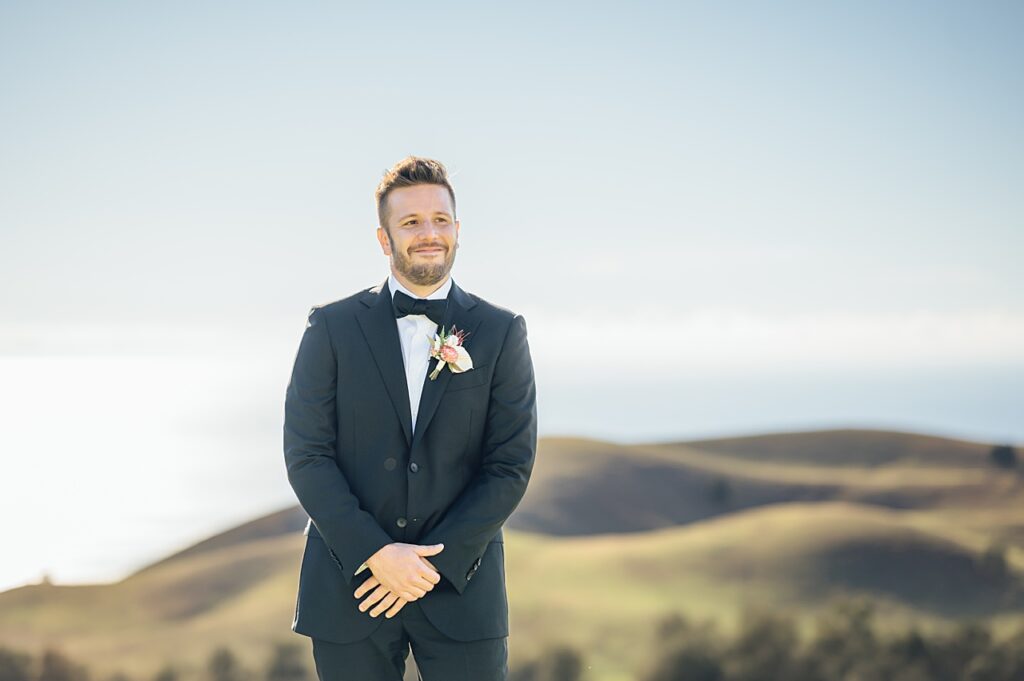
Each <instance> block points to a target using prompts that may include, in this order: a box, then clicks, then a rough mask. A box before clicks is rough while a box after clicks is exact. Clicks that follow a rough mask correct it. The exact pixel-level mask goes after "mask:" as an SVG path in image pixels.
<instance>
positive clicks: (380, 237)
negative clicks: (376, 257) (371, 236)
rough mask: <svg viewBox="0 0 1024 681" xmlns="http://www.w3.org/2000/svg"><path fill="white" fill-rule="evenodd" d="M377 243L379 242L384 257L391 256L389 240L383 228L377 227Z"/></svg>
mask: <svg viewBox="0 0 1024 681" xmlns="http://www.w3.org/2000/svg"><path fill="white" fill-rule="evenodd" d="M377 241H379V242H380V247H381V248H382V249H383V250H384V255H391V238H390V237H389V236H388V233H387V230H385V229H384V228H383V227H377Z"/></svg>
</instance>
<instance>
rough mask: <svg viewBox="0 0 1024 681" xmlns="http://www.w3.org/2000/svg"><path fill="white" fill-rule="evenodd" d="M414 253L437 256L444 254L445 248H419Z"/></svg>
mask: <svg viewBox="0 0 1024 681" xmlns="http://www.w3.org/2000/svg"><path fill="white" fill-rule="evenodd" d="M413 253H422V254H423V255H437V254H439V253H444V249H443V248H419V249H416V250H415V251H413Z"/></svg>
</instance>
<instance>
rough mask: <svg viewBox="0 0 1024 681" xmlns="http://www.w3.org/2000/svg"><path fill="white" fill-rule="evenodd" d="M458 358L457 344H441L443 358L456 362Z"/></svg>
mask: <svg viewBox="0 0 1024 681" xmlns="http://www.w3.org/2000/svg"><path fill="white" fill-rule="evenodd" d="M458 358H459V351H458V350H456V349H455V346H452V345H448V344H445V345H442V346H441V359H443V360H444V361H446V362H454V361H455V360H457V359H458Z"/></svg>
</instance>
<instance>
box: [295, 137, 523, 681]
mask: <svg viewBox="0 0 1024 681" xmlns="http://www.w3.org/2000/svg"><path fill="white" fill-rule="evenodd" d="M376 199H377V213H378V218H379V221H380V226H379V227H378V228H377V239H378V241H379V242H380V246H381V249H382V251H383V253H384V255H386V256H388V258H389V261H390V270H391V271H390V274H389V276H388V278H387V280H386V281H384V282H382V283H380V284H378V285H376V286H373V287H372V288H368V289H365V290H362V291H360V292H358V293H356V294H354V295H352V296H349V297H347V298H343V299H341V300H337V301H335V302H332V303H329V304H326V305H320V306H315V307H313V309H312V310H311V311H310V313H309V317H308V320H307V323H306V329H305V332H304V333H303V336H302V340H301V342H300V344H299V350H298V353H297V355H296V358H295V365H294V368H293V370H292V375H291V380H290V382H289V384H288V389H287V393H286V398H285V421H284V458H285V464H286V466H287V471H288V480H289V482H290V483H291V485H292V488H293V489H294V490H295V494H296V496H297V497H298V499H299V503H300V504H301V505H302V507H303V509H304V510H305V511H306V513H307V514H308V515H309V518H310V519H309V522H308V523H307V525H306V535H307V538H306V546H305V550H304V553H303V556H302V566H301V570H300V578H299V590H298V598H297V602H296V610H295V618H294V620H293V622H292V630H293V631H295V632H296V633H299V634H303V635H305V636H309V637H311V638H312V643H313V657H314V661H315V664H316V669H317V674H318V676H319V677H320V679H321V680H322V681H325V680H329V681H338V680H343V681H350V680H351V681H384V680H385V679H387V680H393V681H400V680H401V679H402V677H403V674H404V672H405V661H406V658H407V656H408V651H409V648H410V646H411V648H412V653H413V656H414V657H415V659H416V666H417V668H418V669H419V672H420V674H421V678H422V679H424V680H425V681H459V680H464V681H489V680H497V679H505V678H506V676H507V674H508V601H507V598H506V591H505V566H504V536H503V533H502V525H503V524H504V522H505V520H506V518H508V516H509V515H511V513H512V511H513V510H514V509H515V508H516V506H517V505H518V504H519V501H520V500H521V499H522V497H523V494H524V493H525V492H526V486H527V483H528V481H529V479H530V474H531V471H532V469H533V462H534V456H535V453H536V446H537V407H536V388H535V384H534V374H533V363H532V360H531V357H530V349H529V345H528V343H527V333H526V322H525V320H524V319H523V317H522V316H521V315H518V314H516V313H514V312H512V311H510V310H508V309H505V308H503V307H500V306H497V305H494V304H492V303H490V302H488V301H486V300H484V299H482V298H480V297H479V296H476V295H473V294H472V293H469V292H467V291H465V290H463V289H462V288H461V287H459V285H458V284H456V283H455V281H454V280H453V279H452V277H451V268H452V265H453V264H454V262H455V252H456V249H457V248H458V238H459V229H460V225H459V221H458V220H457V219H456V215H455V192H454V190H453V189H452V186H451V183H450V182H449V180H448V176H447V172H446V170H445V167H444V166H443V165H442V164H441V163H439V162H437V161H434V160H431V159H424V158H418V157H413V156H410V157H407V158H405V159H403V160H402V161H400V162H398V163H397V164H396V165H395V166H394V167H393V168H391V169H390V170H389V171H387V173H385V176H384V179H383V180H382V181H381V183H380V185H379V186H378V188H377V192H376ZM453 327H455V329H456V334H454V335H453V336H452V337H451V338H450V339H448V341H447V342H445V343H444V344H443V345H450V346H451V347H450V348H449V349H447V350H445V349H442V348H441V345H442V344H437V345H435V344H434V342H433V339H434V338H435V334H440V333H441V332H443V333H444V334H445V335H446V336H447V335H448V334H449V333H450V332H451V331H452V329H453ZM458 339H461V347H458V346H459V342H458ZM438 350H440V351H441V352H437V351H438ZM435 355H437V356H435ZM456 356H457V358H458V359H454V358H455V357H456Z"/></svg>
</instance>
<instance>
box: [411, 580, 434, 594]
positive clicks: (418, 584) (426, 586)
mask: <svg viewBox="0 0 1024 681" xmlns="http://www.w3.org/2000/svg"><path fill="white" fill-rule="evenodd" d="M434 583H435V582H434V581H433V580H432V579H429V578H427V577H417V578H416V580H415V581H414V582H413V583H412V584H410V585H409V588H410V589H422V590H423V591H430V590H431V589H433V588H434Z"/></svg>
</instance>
